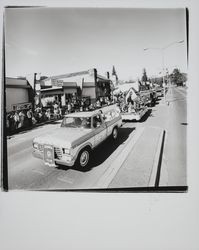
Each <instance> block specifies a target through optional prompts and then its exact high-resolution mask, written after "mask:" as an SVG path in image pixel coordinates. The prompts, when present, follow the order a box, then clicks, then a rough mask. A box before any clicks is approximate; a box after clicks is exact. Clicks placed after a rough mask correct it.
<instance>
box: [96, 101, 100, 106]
mask: <svg viewBox="0 0 199 250" xmlns="http://www.w3.org/2000/svg"><path fill="white" fill-rule="evenodd" d="M96 108H101V103H100V100H97V102H96Z"/></svg>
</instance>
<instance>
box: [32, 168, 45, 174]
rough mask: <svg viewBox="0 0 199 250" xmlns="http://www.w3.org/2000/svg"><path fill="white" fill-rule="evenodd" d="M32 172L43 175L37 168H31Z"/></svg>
mask: <svg viewBox="0 0 199 250" xmlns="http://www.w3.org/2000/svg"><path fill="white" fill-rule="evenodd" d="M32 172H35V173H38V174H40V175H45V174H44V173H43V172H42V171H40V170H37V169H33V170H32Z"/></svg>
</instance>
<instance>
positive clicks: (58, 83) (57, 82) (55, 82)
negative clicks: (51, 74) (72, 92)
mask: <svg viewBox="0 0 199 250" xmlns="http://www.w3.org/2000/svg"><path fill="white" fill-rule="evenodd" d="M63 83H64V81H63V80H57V79H52V86H56V87H62V86H63Z"/></svg>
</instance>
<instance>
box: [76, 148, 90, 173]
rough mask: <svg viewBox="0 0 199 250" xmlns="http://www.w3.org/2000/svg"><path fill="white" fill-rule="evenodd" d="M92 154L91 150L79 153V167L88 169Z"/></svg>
mask: <svg viewBox="0 0 199 250" xmlns="http://www.w3.org/2000/svg"><path fill="white" fill-rule="evenodd" d="M90 153H91V150H90V149H89V148H84V149H82V150H81V151H80V152H79V155H78V158H77V165H78V167H80V168H81V169H87V168H88V167H89V164H90V158H91V157H90V156H91V155H90Z"/></svg>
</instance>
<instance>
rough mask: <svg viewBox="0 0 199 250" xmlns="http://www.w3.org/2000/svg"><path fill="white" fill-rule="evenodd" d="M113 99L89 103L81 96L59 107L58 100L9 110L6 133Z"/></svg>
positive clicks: (57, 118) (103, 103) (109, 101)
mask: <svg viewBox="0 0 199 250" xmlns="http://www.w3.org/2000/svg"><path fill="white" fill-rule="evenodd" d="M114 101H115V100H110V98H108V97H101V98H98V100H97V101H96V102H95V103H91V101H90V99H86V98H82V99H81V100H70V101H68V103H67V104H66V106H64V107H61V105H60V104H59V103H58V102H54V103H52V104H51V105H50V106H47V107H39V106H37V107H36V108H35V109H34V110H33V109H28V110H16V111H11V112H9V113H7V117H6V127H7V134H8V135H10V134H14V133H15V132H17V131H21V130H23V129H26V128H31V127H33V126H35V125H37V124H41V123H45V122H47V121H55V120H59V119H62V118H63V116H64V115H66V114H69V113H73V112H81V111H91V110H94V109H96V108H101V107H103V106H106V105H110V104H112V103H113V102H114Z"/></svg>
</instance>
